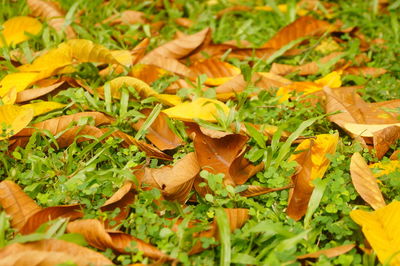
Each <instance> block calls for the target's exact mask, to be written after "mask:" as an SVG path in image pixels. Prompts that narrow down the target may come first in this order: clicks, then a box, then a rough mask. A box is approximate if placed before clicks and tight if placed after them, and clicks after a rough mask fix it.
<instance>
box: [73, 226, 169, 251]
mask: <svg viewBox="0 0 400 266" xmlns="http://www.w3.org/2000/svg"><path fill="white" fill-rule="evenodd" d="M67 230H68V232H70V233H77V234H81V235H83V236H84V237H85V239H86V241H87V242H88V243H89V245H91V246H93V247H95V248H98V249H100V250H106V249H107V248H111V249H113V250H114V251H116V252H118V253H125V254H126V253H128V254H129V253H131V252H130V251H129V249H130V247H132V248H134V249H135V248H137V249H138V250H139V251H142V252H143V254H144V256H146V257H150V258H153V259H159V258H168V256H167V255H166V254H164V253H163V252H161V251H160V250H159V249H157V248H156V247H154V246H153V245H151V244H148V243H146V242H144V241H142V240H140V239H137V238H135V237H133V236H131V235H128V234H125V233H123V232H120V231H112V230H106V229H105V228H104V225H103V224H102V223H101V222H100V221H99V220H95V219H85V220H76V221H73V222H70V223H69V224H68V226H67ZM131 243H133V245H132V244H131ZM131 250H132V249H131Z"/></svg>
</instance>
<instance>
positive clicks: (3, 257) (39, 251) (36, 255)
mask: <svg viewBox="0 0 400 266" xmlns="http://www.w3.org/2000/svg"><path fill="white" fill-rule="evenodd" d="M66 262H69V263H70V262H73V263H75V264H76V265H78V266H86V265H89V264H90V265H96V266H97V265H98V266H100V265H104V266H105V265H113V263H112V261H110V260H109V259H108V258H107V257H106V256H104V255H103V254H100V253H98V252H95V251H93V250H91V249H89V248H85V247H82V246H79V245H77V244H74V243H71V242H67V241H63V240H57V239H44V240H40V241H35V242H28V243H24V244H20V243H15V244H12V245H9V246H6V247H5V248H3V249H1V250H0V265H8V266H47V265H48V266H50V265H60V264H64V263H66Z"/></svg>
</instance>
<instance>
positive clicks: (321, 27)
mask: <svg viewBox="0 0 400 266" xmlns="http://www.w3.org/2000/svg"><path fill="white" fill-rule="evenodd" d="M331 30H333V27H332V25H330V24H329V23H328V22H326V21H323V20H318V19H315V18H313V17H310V16H304V17H300V18H298V19H297V20H295V21H294V22H292V23H291V24H289V25H287V26H286V27H284V28H282V29H281V30H280V31H278V32H277V33H276V34H275V36H274V37H272V38H271V39H270V40H269V41H268V42H266V43H265V44H264V45H263V46H262V47H263V48H274V49H280V48H281V47H282V46H284V45H286V44H288V43H290V42H291V41H294V40H297V39H299V38H302V37H312V36H320V35H322V34H324V33H325V32H328V31H331Z"/></svg>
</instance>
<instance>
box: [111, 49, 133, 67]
mask: <svg viewBox="0 0 400 266" xmlns="http://www.w3.org/2000/svg"><path fill="white" fill-rule="evenodd" d="M111 54H112V56H113V57H114V58H115V60H117V61H118V62H119V63H120V64H121V65H124V66H131V65H132V62H133V57H132V54H131V52H130V51H128V50H115V51H111Z"/></svg>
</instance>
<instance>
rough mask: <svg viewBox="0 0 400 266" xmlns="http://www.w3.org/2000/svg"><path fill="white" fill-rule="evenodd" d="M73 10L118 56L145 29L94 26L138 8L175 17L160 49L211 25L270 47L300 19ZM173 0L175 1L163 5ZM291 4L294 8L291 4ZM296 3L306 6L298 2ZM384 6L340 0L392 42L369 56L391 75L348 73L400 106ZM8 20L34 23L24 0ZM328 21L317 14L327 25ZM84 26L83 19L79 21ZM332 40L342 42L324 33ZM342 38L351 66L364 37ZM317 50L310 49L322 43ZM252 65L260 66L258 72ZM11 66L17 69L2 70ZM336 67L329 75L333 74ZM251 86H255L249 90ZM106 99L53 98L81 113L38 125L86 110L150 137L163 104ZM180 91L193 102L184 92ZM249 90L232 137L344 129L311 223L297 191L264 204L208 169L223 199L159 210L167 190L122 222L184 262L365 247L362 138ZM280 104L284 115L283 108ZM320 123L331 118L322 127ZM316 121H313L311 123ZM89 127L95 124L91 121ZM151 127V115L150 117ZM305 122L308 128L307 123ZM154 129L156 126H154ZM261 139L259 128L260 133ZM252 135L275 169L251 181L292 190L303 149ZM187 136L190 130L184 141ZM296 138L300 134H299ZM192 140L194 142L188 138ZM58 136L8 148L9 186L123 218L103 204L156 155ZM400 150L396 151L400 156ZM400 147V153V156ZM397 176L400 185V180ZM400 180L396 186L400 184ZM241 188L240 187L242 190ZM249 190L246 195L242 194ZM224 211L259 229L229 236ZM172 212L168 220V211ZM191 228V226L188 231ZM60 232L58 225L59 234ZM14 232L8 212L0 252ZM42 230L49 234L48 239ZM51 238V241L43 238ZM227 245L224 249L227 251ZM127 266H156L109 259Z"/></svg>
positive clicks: (87, 5) (2, 145) (392, 192)
mask: <svg viewBox="0 0 400 266" xmlns="http://www.w3.org/2000/svg"><path fill="white" fill-rule="evenodd" d="M58 2H59V3H60V4H61V6H62V8H63V9H64V10H69V11H68V15H67V18H68V20H67V22H68V23H70V24H71V25H72V27H73V28H74V30H75V31H76V32H77V33H78V35H79V37H80V38H84V39H88V40H92V41H93V42H95V43H99V44H102V45H104V46H106V47H107V48H110V49H132V48H133V47H134V46H135V45H136V44H138V43H139V42H140V40H142V39H143V38H144V37H147V36H148V32H149V28H148V26H143V25H130V26H126V25H117V26H114V27H111V26H108V25H98V26H96V25H95V24H96V23H97V22H100V21H102V20H104V19H106V18H107V17H109V16H111V15H112V14H115V13H117V12H121V11H124V10H127V9H131V10H138V11H142V12H145V13H146V14H147V15H148V16H154V20H155V21H164V22H165V23H166V24H165V26H164V27H163V28H162V29H161V30H160V34H159V35H157V36H155V37H152V38H151V44H150V49H153V48H155V47H157V46H158V45H160V44H162V43H164V42H166V41H167V40H170V39H172V38H173V36H174V34H175V33H176V32H177V31H183V32H185V33H194V32H197V31H199V30H201V29H203V28H204V27H211V29H212V32H213V34H212V38H213V41H214V42H215V43H222V42H224V41H228V40H237V41H240V40H247V41H249V42H251V43H252V44H254V45H256V46H259V45H261V44H263V43H264V42H266V41H267V40H268V39H269V38H271V37H272V36H273V35H274V34H275V33H276V32H277V30H279V29H280V28H281V27H283V26H285V25H287V24H288V23H290V22H292V21H293V20H294V19H295V14H293V12H291V11H289V12H288V13H282V12H265V11H257V12H245V11H235V12H231V13H227V14H225V15H223V16H222V17H221V18H217V16H216V14H217V12H218V11H220V10H222V9H224V8H226V7H228V6H231V5H233V4H231V3H230V2H235V3H236V4H242V5H248V6H257V5H263V4H278V3H280V2H285V1H273V0H270V1H257V0H254V1H242V2H241V1H218V3H217V4H216V5H207V3H206V1H195V0H189V1H184V0H180V1H179V0H178V1H174V2H175V3H176V5H180V6H181V9H179V10H178V9H176V8H174V7H173V6H170V7H167V8H166V9H163V10H159V9H157V7H156V4H155V3H153V2H152V1H128V0H118V1H109V2H108V4H107V5H105V4H103V2H104V1H102V0H93V1H69V0H60V1H58ZM164 2H165V3H167V2H168V1H164ZM286 2H288V1H286ZM291 2H293V3H294V2H295V1H291ZM374 2H376V1H364V0H353V1H345V0H340V1H334V3H336V6H335V7H334V8H333V9H334V14H335V18H333V19H330V21H331V22H334V20H335V19H336V18H340V19H341V20H342V21H343V23H344V25H346V26H348V27H352V26H356V27H359V29H360V32H362V33H363V34H365V36H366V37H367V38H368V39H375V38H383V39H384V40H385V44H384V46H385V47H383V46H380V45H372V47H371V49H370V50H369V51H368V52H367V56H368V58H369V59H370V61H369V62H368V63H367V65H368V66H373V67H383V68H385V69H387V70H388V73H386V74H384V75H382V76H380V77H378V78H369V77H366V78H354V77H351V76H348V77H344V82H345V83H344V86H352V85H364V88H363V89H361V90H360V92H361V93H362V97H363V98H364V99H365V100H367V101H370V102H376V101H385V100H392V99H400V83H399V80H400V74H399V73H400V62H399V60H398V58H399V54H400V36H399V35H400V32H399V31H400V30H399V18H400V11H399V6H400V1H399V0H397V1H392V2H391V4H390V6H389V8H388V11H387V13H381V12H374V11H373V10H374V7H373V3H374ZM0 6H1V9H0V24H2V23H3V22H4V21H5V20H7V19H9V18H11V17H14V16H17V15H27V14H28V13H29V10H28V8H27V6H26V3H25V1H22V0H18V1H8V0H0ZM79 10H85V13H84V15H82V16H79V17H77V12H78V11H79ZM319 16H320V15H318V14H316V17H319ZM179 17H187V18H190V19H192V20H193V21H194V25H193V26H192V27H191V28H189V29H185V28H183V27H182V26H179V25H177V24H176V23H175V19H176V18H179ZM76 19H79V23H77V22H75V21H76ZM325 38H328V39H329V38H331V37H325ZM338 38H340V39H342V40H345V42H343V43H341V44H340V46H341V47H342V49H343V51H344V52H346V55H345V59H348V60H354V58H355V56H357V55H358V54H359V53H360V47H359V43H358V42H357V40H356V39H355V38H353V37H351V36H350V34H348V33H345V34H341V35H340V36H339V37H338ZM65 40H66V39H65V36H62V35H60V34H58V33H57V32H55V30H54V29H52V28H50V27H48V26H47V25H46V26H45V28H44V30H43V33H42V34H41V35H39V36H37V37H34V38H33V39H31V40H29V41H27V42H25V43H22V44H20V45H18V46H17V47H16V49H17V50H20V51H21V52H22V53H23V54H25V55H27V58H28V59H30V60H32V59H33V57H32V56H30V53H31V52H33V51H39V50H43V49H48V48H52V47H56V46H57V45H58V44H59V43H61V42H63V41H65ZM313 44H314V43H311V44H309V46H312V45H313ZM8 52H9V51H8V49H7V48H2V49H0V56H3V57H4V58H9V56H8ZM323 56H324V54H322V53H321V52H318V51H315V50H310V51H308V52H307V54H300V55H296V56H291V57H285V56H282V54H281V53H279V54H276V57H275V58H274V61H273V62H278V63H288V64H300V63H301V62H310V61H315V60H317V59H319V58H321V57H323ZM231 62H232V63H233V64H234V65H236V66H238V67H240V68H241V69H242V71H248V72H249V73H252V72H255V71H268V70H269V69H270V67H271V62H272V60H269V61H265V60H261V61H258V60H251V59H249V60H244V61H240V60H231ZM248 62H250V63H251V64H252V65H254V68H253V69H252V68H250V67H249V65H248V64H247V63H248ZM10 65H11V63H10V62H9V61H7V60H0V78H1V77H3V76H5V75H6V74H7V73H9V71H13V70H12V68H11V67H10ZM2 66H7V67H10V69H11V70H9V71H5V70H1V67H2ZM329 70H331V68H329V69H326V72H328V71H329ZM323 74H326V73H318V74H316V75H312V76H309V77H306V78H305V77H300V76H297V75H295V76H291V77H290V78H291V79H292V80H299V81H300V80H314V79H316V78H319V77H321V76H322V75H323ZM72 76H76V77H79V78H82V79H84V80H85V81H86V82H87V83H88V84H89V85H90V86H91V87H97V86H100V85H103V84H104V83H105V82H106V81H109V80H111V79H112V78H113V77H115V76H116V75H115V74H112V75H111V76H107V77H100V76H99V75H98V70H97V68H96V67H95V66H94V65H93V64H90V63H88V64H82V65H80V66H79V70H78V71H77V72H75V73H74V74H72ZM173 80H174V78H173V77H172V78H171V77H168V78H165V79H163V80H159V81H157V82H156V83H155V84H152V85H153V87H156V88H160V90H161V89H163V88H165V87H166V86H167V85H168V84H169V83H171V82H172V81H173ZM249 90H251V86H250V88H249ZM105 92H106V97H105V100H102V99H100V98H99V97H98V96H96V95H91V94H89V93H88V92H87V91H85V90H84V89H82V88H69V89H67V90H64V91H61V92H60V93H59V94H58V95H55V96H47V98H48V100H54V101H58V102H61V103H66V104H70V105H72V104H73V105H74V108H73V109H72V108H65V109H63V110H61V111H60V110H59V111H54V112H51V113H49V114H46V115H43V116H40V117H38V118H36V120H35V121H43V120H46V119H49V118H52V117H57V116H60V115H63V114H71V113H76V112H79V111H83V110H85V109H86V108H87V107H89V109H90V110H93V111H100V112H105V113H107V114H110V115H112V116H114V117H115V118H116V119H117V120H116V122H115V124H113V126H115V127H116V128H119V129H122V130H124V131H125V132H127V133H129V134H130V135H132V136H135V135H136V136H137V137H138V138H140V137H142V136H143V133H144V131H139V132H135V131H133V130H132V129H131V128H130V126H129V125H130V123H132V122H135V121H137V119H138V118H139V117H140V113H139V111H140V110H142V109H144V108H152V109H153V110H154V111H153V113H154V115H157V114H158V113H159V112H160V108H161V106H158V105H157V102H156V101H155V100H154V99H145V100H142V101H140V100H138V101H128V98H127V97H128V92H127V91H126V93H125V94H124V93H123V94H122V97H121V100H120V101H112V100H111V96H110V95H108V94H107V86H105ZM180 93H182V94H185V92H184V91H181V92H180ZM246 93H247V92H245V93H243V94H242V95H239V96H238V100H236V101H230V102H228V105H229V106H231V107H233V106H236V107H237V110H236V112H235V113H232V114H231V117H224V118H220V119H221V121H219V124H218V125H217V126H216V127H218V128H220V129H227V128H228V125H230V124H231V122H235V121H240V122H241V121H246V122H251V123H256V124H272V125H277V126H279V127H280V128H281V129H283V130H288V131H290V132H295V131H296V129H297V130H298V131H296V132H295V133H296V136H297V135H303V136H304V135H305V136H312V135H316V134H321V133H333V132H336V131H339V132H340V136H341V138H340V141H339V144H338V149H337V152H336V154H334V155H333V156H331V158H330V159H331V166H330V168H329V169H328V171H327V173H326V174H325V177H324V180H323V182H319V183H317V184H316V192H315V194H313V198H312V204H313V206H314V207H315V208H313V209H312V210H310V211H309V213H308V214H307V216H306V220H305V221H304V222H303V221H299V222H295V221H293V220H291V219H288V217H287V215H286V213H285V209H286V207H287V204H288V191H286V190H284V191H280V192H272V193H269V194H266V195H262V196H257V197H254V198H244V197H240V196H239V195H238V194H237V193H234V192H235V191H232V188H229V187H224V186H223V185H222V178H221V176H220V175H211V174H209V173H207V172H202V176H204V178H206V179H207V180H208V181H209V183H212V184H213V186H212V189H213V190H214V195H213V196H212V197H206V198H205V199H203V200H201V201H199V203H198V204H191V203H190V204H187V205H185V206H180V205H179V204H177V203H174V202H164V203H163V204H162V205H160V206H159V205H156V204H154V200H156V199H159V198H160V196H161V193H160V192H159V191H158V190H156V189H153V190H149V191H140V192H139V193H138V195H137V198H136V200H135V202H134V203H133V204H132V205H131V213H130V216H129V217H128V218H127V219H126V220H125V221H124V222H123V224H122V227H121V228H120V229H123V230H124V231H125V232H127V233H130V234H132V235H134V236H135V237H137V238H139V239H142V240H144V241H146V242H149V243H152V244H153V245H155V246H156V247H158V248H159V249H161V250H163V251H164V252H165V253H167V254H171V255H172V256H174V257H176V258H178V259H179V260H180V261H181V262H182V263H183V264H184V265H216V264H218V263H220V265H230V263H231V264H232V265H244V264H256V265H300V262H296V256H297V255H301V254H305V253H309V252H314V251H317V250H319V249H325V248H330V247H334V246H338V245H344V244H349V243H356V244H357V245H360V246H363V245H364V238H363V236H362V233H361V231H360V228H359V226H358V225H356V224H355V223H354V222H353V221H352V220H351V218H350V217H349V213H350V211H351V210H352V209H354V208H355V207H358V208H362V209H369V208H367V207H365V204H364V202H363V201H362V200H361V199H360V198H359V197H358V194H357V192H356V191H355V189H354V186H353V185H352V183H351V178H350V172H349V164H350V157H351V155H352V154H353V153H354V152H357V151H358V152H361V153H363V155H364V156H365V157H366V158H367V159H370V160H373V158H372V157H371V155H370V154H369V153H368V151H367V150H364V149H363V148H362V147H361V146H360V144H358V143H356V142H353V140H352V139H350V138H349V137H348V136H347V135H346V134H344V133H343V132H342V131H341V130H340V129H339V128H338V127H336V126H335V125H334V124H332V123H330V122H328V121H327V120H326V119H323V118H321V116H322V115H324V114H325V112H324V109H323V107H322V106H320V105H318V106H317V107H311V106H310V105H308V104H307V103H299V102H286V103H283V104H279V103H278V99H277V98H276V97H275V95H274V94H273V93H270V92H265V91H264V92H261V93H260V94H259V95H257V97H251V98H247V97H246V96H247V95H246ZM278 106H279V107H280V108H278ZM316 117H320V118H318V119H315V118H316ZM306 120H307V122H304V121H306ZM82 122H83V123H87V124H90V123H92V122H93V121H82ZM146 123H147V124H151V118H150V119H148V121H146ZM305 123H308V124H307V125H306V124H305ZM171 124H173V125H174V130H176V131H177V132H180V133H181V134H182V132H183V130H182V123H180V122H171ZM143 130H145V128H144V129H143ZM250 133H252V132H250ZM257 133H258V132H253V134H251V139H250V140H249V145H250V146H251V149H250V150H249V151H248V152H247V154H246V157H247V158H249V160H250V161H252V162H254V163H258V162H261V161H263V162H265V163H266V165H267V166H268V167H267V168H266V169H265V170H264V171H261V172H259V173H257V175H256V176H254V177H253V178H251V179H250V181H249V182H248V184H254V185H258V184H261V185H265V186H267V187H281V186H284V185H287V184H288V183H289V176H291V175H292V174H293V173H294V171H295V165H294V164H293V163H287V162H286V158H287V157H288V155H289V154H290V153H291V152H292V151H293V148H291V147H290V144H291V141H292V140H288V141H287V142H286V143H284V142H279V138H275V139H272V140H270V141H272V145H267V146H265V143H264V142H265V140H264V139H263V136H260V135H259V134H257ZM183 134H185V133H183ZM293 136H295V135H293ZM185 137H186V140H187V136H185ZM53 140H54V139H53V137H52V136H43V135H40V134H34V135H33V136H32V137H31V139H30V141H29V144H28V145H27V146H26V148H17V149H16V150H15V151H14V152H13V153H12V156H10V154H9V153H8V151H7V150H8V149H7V143H6V142H4V141H0V180H4V179H10V180H13V181H15V182H16V183H18V184H19V185H21V186H22V187H23V189H24V191H25V192H26V193H27V194H28V195H29V196H30V197H32V198H33V199H34V200H35V201H36V202H37V203H38V204H39V205H41V206H43V207H48V206H56V205H64V204H73V203H81V204H84V205H85V206H86V208H85V210H84V211H85V214H84V215H85V218H101V217H102V216H104V215H107V216H111V217H112V216H114V215H116V213H107V214H104V213H101V212H100V211H99V207H100V206H102V204H104V202H105V201H106V200H107V199H108V198H109V197H110V196H112V195H113V193H115V191H116V190H117V189H118V188H119V187H120V186H121V185H122V184H123V182H124V181H125V180H135V175H134V173H132V171H131V170H130V169H131V168H132V167H134V166H137V165H139V164H143V163H145V162H146V156H145V154H144V153H143V152H141V151H139V150H138V149H137V148H136V147H135V146H131V147H129V148H121V146H120V142H121V141H120V140H118V139H115V138H110V139H108V140H107V141H106V142H105V143H100V142H99V141H94V142H84V143H79V144H76V143H74V144H72V145H71V146H69V147H68V148H65V149H62V150H59V149H55V148H54V146H53V145H52V142H53ZM399 146H400V145H397V146H396V147H397V149H398V148H399ZM396 147H393V148H394V149H395V148H396ZM190 151H193V145H192V144H191V143H190V142H188V144H186V145H185V146H183V147H180V148H178V150H177V152H176V154H174V159H175V160H176V159H179V158H181V157H182V156H183V155H184V154H186V153H188V152H190ZM148 163H149V166H150V167H158V166H161V165H163V164H167V163H166V162H163V161H160V160H157V159H151V160H150V161H149V162H148ZM393 180H395V181H393ZM396 180H397V181H396ZM398 180H399V176H398V173H397V176H395V177H394V178H393V179H390V178H386V179H385V178H384V179H383V183H384V187H385V188H384V189H383V193H384V197H385V198H386V199H388V202H390V201H391V200H393V199H398V200H399V199H400V196H399V195H400V194H399V193H400V182H398ZM235 189H236V190H240V189H241V188H240V187H237V188H235ZM236 192H238V191H236ZM221 207H228V208H232V207H235V208H248V209H249V210H250V219H249V221H248V222H247V223H246V224H245V225H244V226H243V227H242V228H241V229H240V230H236V231H235V232H233V233H232V234H229V228H228V227H227V222H226V219H227V218H226V217H225V216H224V212H223V211H221ZM161 209H162V210H163V211H164V212H165V215H163V216H162V217H160V216H159V215H158V214H157V212H159V211H160V210H161ZM177 216H179V217H180V218H183V219H186V222H188V221H189V220H198V221H199V224H198V225H196V226H195V227H191V228H189V227H184V226H180V227H179V230H178V231H177V232H173V231H171V230H169V229H167V228H169V227H170V226H172V224H173V223H174V220H173V219H171V218H173V217H177ZM213 217H217V224H218V228H219V230H220V231H219V236H220V239H219V240H216V239H207V238H205V239H202V241H203V246H204V247H210V248H209V249H207V250H205V251H203V252H202V253H199V254H197V255H193V256H189V255H188V252H189V251H190V249H191V247H192V245H193V244H194V239H193V238H192V233H193V232H199V231H201V230H204V229H205V228H207V225H208V224H209V222H210V221H211V220H212V218H213ZM182 224H183V223H182ZM52 226H54V230H55V232H54V235H55V236H57V237H59V236H60V234H61V235H62V234H63V232H61V233H60V231H59V230H61V229H62V224H53V225H52ZM57 226H58V227H57ZM12 232H13V229H11V228H10V227H9V224H8V221H7V218H6V217H5V216H4V213H0V246H4V245H6V244H7V243H10V241H12V239H13V237H12ZM38 234H39V233H38ZM40 234H45V233H43V232H41V233H40ZM217 242H218V243H219V245H215V244H216V243H217ZM104 253H105V254H106V255H107V256H109V257H110V258H111V259H113V261H114V262H115V263H117V264H121V265H127V264H129V263H135V262H143V263H150V262H151V260H150V259H148V258H145V257H143V256H142V255H141V254H140V253H132V254H131V255H115V254H113V253H112V252H111V251H109V250H108V251H106V252H104ZM313 263H314V264H312V265H376V264H378V261H377V260H376V259H375V255H363V253H362V252H361V251H360V250H357V249H353V250H352V251H350V252H348V253H346V254H344V255H341V256H338V257H335V258H331V259H329V258H326V257H320V258H319V259H317V260H315V262H313Z"/></svg>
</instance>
